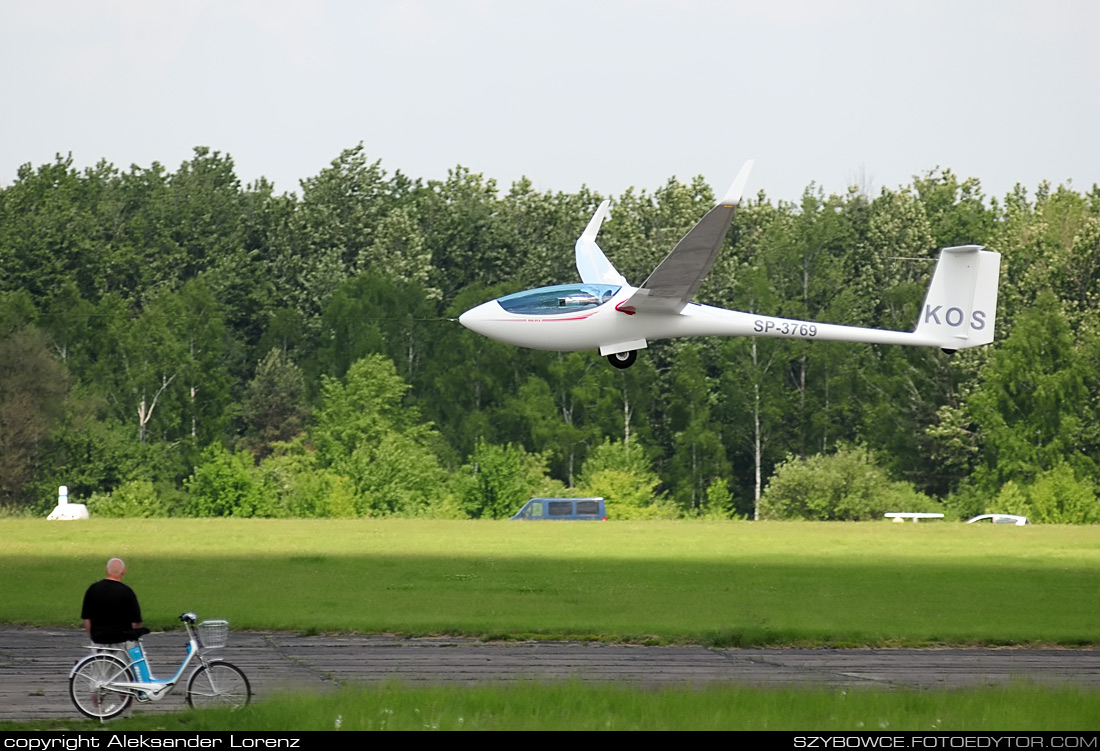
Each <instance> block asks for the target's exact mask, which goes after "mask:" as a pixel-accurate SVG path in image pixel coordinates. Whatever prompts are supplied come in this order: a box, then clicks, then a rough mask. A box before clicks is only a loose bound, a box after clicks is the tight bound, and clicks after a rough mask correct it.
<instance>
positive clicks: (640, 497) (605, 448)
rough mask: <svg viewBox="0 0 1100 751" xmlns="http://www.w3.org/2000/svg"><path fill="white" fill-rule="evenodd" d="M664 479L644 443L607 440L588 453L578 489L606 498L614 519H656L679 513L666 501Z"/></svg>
mask: <svg viewBox="0 0 1100 751" xmlns="http://www.w3.org/2000/svg"><path fill="white" fill-rule="evenodd" d="M660 484H661V480H660V478H659V477H658V476H657V474H656V473H655V472H654V471H653V468H652V466H651V464H650V461H649V459H648V458H647V457H646V455H645V451H644V450H643V449H642V447H641V446H639V445H637V443H635V444H634V445H630V444H627V443H625V442H623V441H611V440H609V439H605V440H604V442H603V443H602V444H600V445H599V446H596V447H595V448H593V449H592V451H591V452H589V454H588V458H587V459H586V460H585V462H584V467H583V469H582V471H581V476H580V478H579V480H578V481H577V491H578V492H579V493H581V494H582V495H585V496H595V497H600V498H603V499H604V501H605V503H606V505H607V516H608V518H610V519H654V518H657V517H662V516H664V517H668V516H675V515H676V508H675V507H674V506H670V505H668V504H666V503H664V494H663V493H660V492H659V490H658V488H659V487H660Z"/></svg>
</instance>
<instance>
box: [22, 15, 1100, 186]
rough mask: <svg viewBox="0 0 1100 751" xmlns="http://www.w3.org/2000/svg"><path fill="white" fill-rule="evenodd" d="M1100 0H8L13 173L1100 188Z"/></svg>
mask: <svg viewBox="0 0 1100 751" xmlns="http://www.w3.org/2000/svg"><path fill="white" fill-rule="evenodd" d="M1098 30H1100V3H1098V2H1093V1H1092V0H1043V2H1035V0H989V1H988V2H986V1H971V2H968V1H967V0H944V1H941V0H911V1H910V2H904V3H902V2H889V1H888V0H836V1H833V2H829V1H828V0H822V1H820V2H818V1H815V0H752V1H751V2H741V1H736V2H735V1H733V0H730V1H728V2H716V1H715V2H710V1H704V0H666V1H665V2H655V1H649V0H635V1H632V0H587V1H586V2H573V1H572V0H550V1H549V2H538V3H536V2H531V1H530V0H406V1H405V2H398V1H397V0H392V1H390V0H376V1H373V2H370V1H367V0H360V1H353V0H327V1H319V0H297V1H294V2H292V1H289V0H173V1H165V2H160V1H158V0H94V2H93V1H92V0H36V1H34V2H31V1H29V0H0V107H2V109H0V185H9V184H11V182H12V181H13V180H14V178H15V175H16V170H17V169H18V167H19V165H21V164H24V163H27V162H30V163H31V164H32V165H34V166H35V167H37V166H39V165H41V164H43V163H45V162H50V161H52V160H53V158H54V155H55V154H56V153H58V152H60V153H62V154H66V153H69V152H71V153H72V156H73V159H74V162H75V164H76V165H77V166H78V167H80V168H83V167H85V166H89V165H92V164H94V163H95V162H97V161H99V160H100V159H106V160H108V161H109V162H112V163H113V164H115V165H116V166H118V167H120V168H122V169H127V168H129V166H130V165H132V164H137V165H140V166H143V167H147V166H149V164H150V163H152V162H154V161H158V162H161V163H162V164H164V165H165V166H166V167H167V168H168V169H170V170H173V171H174V170H175V169H177V168H178V167H179V165H180V163H181V162H183V161H185V160H186V159H188V158H189V156H190V154H191V152H192V149H193V147H195V146H198V145H202V146H209V147H210V148H212V149H214V150H217V151H221V152H223V153H228V154H230V155H231V156H232V157H233V159H234V161H235V163H236V168H237V174H238V176H239V177H240V178H241V180H242V182H251V181H253V180H255V179H256V178H257V177H260V176H261V175H262V176H265V177H267V178H268V179H269V180H271V181H273V182H274V183H275V188H276V192H279V193H282V192H289V191H295V192H298V193H299V194H300V187H299V184H298V181H299V180H301V179H302V178H305V177H310V176H313V175H316V174H317V173H318V172H320V171H321V170H322V169H323V168H324V167H325V166H327V165H328V164H329V163H330V162H331V161H332V160H333V159H334V158H335V157H336V156H337V155H338V154H339V153H340V151H341V150H343V149H345V148H349V147H352V146H355V145H356V144H358V143H359V142H362V143H363V144H364V146H365V149H366V152H367V154H368V155H369V157H370V158H371V159H381V160H382V165H383V167H384V168H385V169H386V171H387V172H390V173H392V172H394V171H396V170H401V171H402V172H404V173H406V174H408V175H410V176H413V177H423V178H427V179H438V178H443V177H445V176H446V174H447V170H448V168H451V167H454V166H455V165H458V164H461V165H462V166H464V167H467V168H469V169H471V170H473V171H475V172H480V173H483V174H484V175H485V176H486V177H491V178H495V179H496V180H497V181H498V183H499V184H500V185H501V186H502V187H503V188H507V186H509V185H510V184H511V182H512V181H513V180H515V179H517V178H519V177H520V176H523V175H526V176H527V177H529V178H530V179H531V180H532V181H533V183H534V185H535V187H536V188H537V189H539V190H553V191H559V190H560V191H567V192H571V191H575V190H577V189H578V188H579V187H580V186H581V185H585V184H586V185H588V186H589V187H590V188H591V189H593V190H595V191H597V192H600V193H602V194H604V195H611V196H616V195H618V194H620V193H621V192H622V191H624V190H625V189H626V188H627V187H629V186H635V187H637V188H639V189H647V190H652V189H654V188H657V187H659V186H660V185H662V184H663V183H664V182H665V181H666V180H667V179H668V178H669V177H672V176H676V177H679V178H681V179H685V180H686V179H689V178H690V177H692V176H694V175H698V174H702V175H704V176H705V177H706V179H707V180H708V182H710V183H711V185H712V186H714V187H715V189H716V190H724V189H725V187H726V186H727V185H728V184H729V182H730V181H731V180H732V179H733V177H734V176H735V175H736V173H737V170H738V168H739V167H740V165H741V163H742V162H743V161H744V160H746V159H748V158H755V159H756V169H755V170H754V172H753V175H752V179H751V181H750V183H749V186H748V192H749V193H750V194H755V193H756V192H758V191H760V190H764V191H766V192H767V194H768V195H769V196H771V197H773V198H777V199H786V200H797V198H798V197H799V196H800V195H801V193H802V191H803V189H804V188H805V187H806V186H807V185H808V184H809V183H810V182H811V181H813V182H816V183H817V184H818V185H820V186H822V187H823V188H824V189H825V191H826V192H827V193H833V192H841V191H843V190H845V188H846V187H847V186H848V185H850V184H853V183H860V184H862V185H863V186H864V187H866V188H870V189H871V190H872V191H873V192H875V193H877V191H878V190H879V189H881V188H882V187H897V186H898V185H901V184H906V183H908V182H909V181H910V180H911V179H912V177H913V175H916V174H921V173H924V172H926V171H927V170H929V169H932V168H934V167H936V166H941V167H949V168H951V169H952V170H953V171H954V172H956V173H957V174H959V175H961V176H963V177H969V176H973V177H977V178H980V179H981V181H982V185H983V186H984V188H985V191H986V193H987V195H996V196H1003V195H1004V194H1005V193H1006V192H1007V191H1009V190H1010V189H1011V188H1012V186H1013V185H1014V184H1015V183H1016V182H1021V183H1023V184H1024V185H1025V186H1026V187H1027V188H1028V190H1029V192H1034V188H1035V186H1036V185H1037V184H1038V183H1039V181H1041V180H1044V179H1046V180H1050V181H1051V182H1052V183H1054V184H1058V183H1063V182H1066V181H1067V180H1072V183H1073V186H1074V187H1075V188H1077V189H1079V190H1087V189H1089V188H1090V187H1091V186H1092V185H1093V184H1094V183H1097V182H1100V139H1098V137H1097V134H1098V133H1100V42H1098V41H1097V33H1098Z"/></svg>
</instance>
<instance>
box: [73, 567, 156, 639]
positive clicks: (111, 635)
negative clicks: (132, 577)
mask: <svg viewBox="0 0 1100 751" xmlns="http://www.w3.org/2000/svg"><path fill="white" fill-rule="evenodd" d="M80 617H81V618H86V619H87V620H89V621H91V622H92V641H94V642H95V643H96V644H117V643H119V642H123V641H127V639H128V638H129V637H128V634H127V632H128V631H130V630H131V629H132V628H133V625H134V624H135V623H141V607H140V606H139V605H138V600H137V595H135V594H134V590H132V589H130V588H129V587H127V586H126V585H125V584H123V583H122V582H119V581H115V580H113V579H102V580H100V581H97V582H96V583H95V584H93V585H92V586H90V587H88V591H87V592H85V593H84V606H83V607H82V608H81V610H80Z"/></svg>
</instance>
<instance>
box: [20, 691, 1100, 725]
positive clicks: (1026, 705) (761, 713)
mask: <svg viewBox="0 0 1100 751" xmlns="http://www.w3.org/2000/svg"><path fill="white" fill-rule="evenodd" d="M1098 705H1100V692H1098V691H1095V690H1087V689H1080V688H1047V687H1042V686H1035V685H1015V686H1009V687H1003V688H978V689H965V690H950V691H909V690H906V691H890V692H888V691H841V690H835V689H834V690H826V689H753V688H745V687H732V686H714V687H709V688H704V689H698V690H695V689H690V688H665V689H659V690H645V689H639V688H626V687H608V686H597V685H591V684H583V683H579V682H568V683H559V684H519V685H511V686H484V687H476V688H453V687H447V688H419V687H418V688H411V687H407V686H402V685H399V684H386V685H381V686H376V687H370V688H345V689H342V690H340V691H339V692H334V693H330V694H309V695H294V696H290V695H285V696H279V697H274V698H272V699H269V700H265V701H263V702H260V703H257V704H253V705H251V706H249V707H246V708H245V709H243V710H240V711H238V712H227V711H203V712H182V713H178V714H169V715H150V714H146V715H141V716H134V717H125V718H122V719H120V720H117V721H114V722H111V723H107V724H106V725H100V724H99V723H98V722H96V721H83V722H80V721H45V720H44V721H40V722H25V723H0V732H4V731H18V730H103V731H104V732H107V731H120V730H142V731H148V730H170V731H188V732H194V731H209V730H236V731H250V730H251V731H269V732H270V731H291V732H303V731H311V730H312V731H316V730H326V731H337V730H342V731H346V730H356V731H362V730H566V729H568V730H818V731H828V730H872V731H907V730H918V731H1024V730H1033V731H1044V730H1047V731H1060V732H1067V731H1075V730H1079V731H1095V729H1096V726H1097V723H1096V707H1097V706H1098Z"/></svg>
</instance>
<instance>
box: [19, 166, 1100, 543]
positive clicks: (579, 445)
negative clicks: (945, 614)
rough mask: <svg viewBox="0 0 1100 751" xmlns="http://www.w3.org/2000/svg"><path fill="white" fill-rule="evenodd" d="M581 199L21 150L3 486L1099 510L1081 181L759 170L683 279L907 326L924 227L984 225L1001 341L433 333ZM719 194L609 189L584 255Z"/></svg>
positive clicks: (793, 309) (386, 511)
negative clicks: (565, 349) (602, 217)
mask: <svg viewBox="0 0 1100 751" xmlns="http://www.w3.org/2000/svg"><path fill="white" fill-rule="evenodd" d="M602 198H603V197H602V196H600V195H599V194H597V193H594V192H592V191H590V190H589V189H587V188H586V187H581V188H580V189H579V190H577V191H576V192H573V193H562V192H556V193H554V192H544V193H540V192H537V191H535V190H534V189H533V187H532V184H531V182H530V181H529V180H527V179H522V180H519V181H517V182H515V183H513V184H512V185H511V186H510V187H509V188H507V189H503V188H501V187H500V186H498V185H497V183H496V182H495V181H494V180H492V179H487V178H486V177H484V176H483V175H480V174H477V173H474V172H471V171H470V170H468V169H465V168H463V167H456V168H455V169H453V170H451V171H450V172H449V173H448V176H447V178H446V179H445V180H424V179H420V178H412V177H409V176H407V175H405V174H403V173H401V172H400V171H397V172H394V173H392V174H391V173H389V172H387V171H386V170H385V169H384V168H383V166H382V164H381V163H380V162H379V161H373V162H372V161H371V160H370V159H369V158H368V157H367V155H366V152H365V150H364V148H363V146H362V145H359V146H357V147H355V148H351V149H348V150H346V151H344V152H343V153H341V154H340V155H339V156H338V157H337V158H336V159H334V160H333V161H332V163H331V164H330V165H329V166H327V167H325V168H324V169H322V170H321V171H320V172H319V173H318V174H317V175H316V176H314V177H310V178H308V179H305V180H303V181H302V183H301V188H300V191H299V192H294V193H283V194H276V193H275V191H274V188H273V186H272V185H271V184H270V183H268V182H267V181H265V180H263V179H260V180H258V181H257V182H256V183H253V184H249V185H243V186H242V184H241V182H240V180H239V179H238V178H237V177H236V174H235V171H234V165H233V160H232V159H231V157H230V156H228V155H226V154H222V153H219V152H216V151H211V150H209V149H206V148H197V149H195V151H194V154H193V156H192V157H191V158H190V159H189V160H188V161H187V162H185V163H183V164H181V165H180V167H179V168H178V169H177V170H176V171H174V172H171V171H168V170H167V169H166V168H165V167H163V166H162V165H160V164H157V163H154V164H153V165H151V166H149V167H139V166H132V167H131V168H130V169H129V170H120V169H118V168H117V167H115V166H113V165H111V164H108V163H106V162H101V163H99V164H98V165H96V166H95V167H92V168H87V169H84V170H77V169H76V168H74V167H73V163H72V159H71V157H63V156H58V157H57V159H56V160H55V161H54V162H52V163H49V164H44V165H41V166H39V167H38V168H34V167H32V166H31V165H29V164H28V165H25V166H23V167H22V168H20V169H19V171H18V173H17V175H16V177H15V179H14V181H13V182H12V183H11V184H10V185H7V186H6V187H3V188H2V189H0V507H4V508H7V509H10V510H19V509H24V510H30V511H33V512H34V513H39V512H41V511H43V510H46V509H48V508H50V507H52V505H53V499H54V497H55V494H56V488H57V486H58V485H61V484H65V485H68V486H69V488H70V494H71V496H72V497H73V499H74V500H77V499H79V500H83V501H84V502H86V503H88V504H89V507H90V509H91V510H92V512H93V513H98V514H102V515H110V514H114V515H173V514H179V515H199V516H222V515H234V516H339V517H354V516H377V515H431V516H448V517H456V518H463V517H474V518H477V517H489V518H496V517H501V516H507V515H510V513H512V512H514V511H515V510H517V509H518V508H519V507H520V506H521V505H522V503H523V502H524V501H525V500H526V499H527V498H528V497H530V496H531V495H535V494H544V493H545V494H591V495H602V496H605V497H606V498H608V501H609V504H608V506H609V509H610V510H611V512H612V513H614V514H615V515H616V516H619V517H628V516H633V517H647V516H670V517H672V516H716V517H728V516H741V517H749V518H756V517H762V518H785V517H802V518H873V517H875V516H879V515H880V514H881V512H882V511H883V510H890V508H892V507H893V506H896V505H898V504H904V505H906V506H907V507H906V508H905V509H902V510H922V509H925V508H928V509H936V508H938V509H946V510H947V511H948V512H950V514H952V515H956V514H957V515H968V514H971V513H978V512H981V511H985V510H997V511H1017V512H1021V513H1028V514H1029V515H1031V516H1033V517H1034V518H1036V519H1038V520H1046V521H1100V502H1098V501H1097V493H1096V485H1097V481H1098V479H1100V474H1098V472H1100V470H1098V462H1100V427H1098V421H1097V416H1098V415H1097V411H1098V407H1100V331H1098V322H1100V315H1098V312H1100V189H1097V187H1095V186H1094V187H1093V188H1092V189H1091V190H1090V191H1088V192H1087V193H1083V192H1081V191H1078V190H1074V189H1073V188H1072V186H1065V185H1063V186H1059V187H1057V188H1052V187H1051V186H1050V185H1049V184H1046V183H1043V184H1041V185H1039V186H1038V187H1037V189H1036V190H1035V191H1034V193H1033V194H1029V192H1028V191H1027V190H1026V189H1025V188H1024V187H1022V186H1017V187H1016V188H1015V189H1014V190H1013V191H1012V192H1011V193H1010V194H1008V195H1007V196H1005V197H1003V198H1001V199H998V198H996V197H986V196H985V195H984V193H983V192H982V190H981V185H980V182H979V181H978V180H977V179H974V178H970V179H960V178H959V177H958V176H956V175H955V174H954V173H952V172H951V171H950V170H948V169H938V168H937V169H935V170H932V171H930V172H928V173H926V174H924V175H922V176H918V177H915V178H914V180H913V182H912V183H911V184H910V185H907V186H902V187H899V188H897V189H883V190H881V191H880V192H879V194H878V195H875V196H871V195H867V194H866V193H865V192H864V191H862V190H860V189H858V188H851V189H849V190H848V191H847V192H845V193H843V194H839V195H837V194H832V195H825V193H824V191H822V190H821V189H820V188H818V187H817V186H815V185H810V186H809V187H808V188H807V189H806V190H805V192H804V193H803V196H802V198H801V200H800V201H799V202H797V203H791V202H786V201H775V200H772V199H771V198H769V197H768V196H767V195H766V194H765V193H764V192H763V191H762V192H760V193H759V194H758V195H757V196H755V197H752V198H750V199H748V200H746V201H745V202H744V203H743V204H742V208H741V209H740V210H739V211H738V213H737V215H736V216H735V218H734V224H733V227H732V229H731V231H730V232H729V235H728V237H727V241H726V247H725V248H724V249H723V251H722V253H721V255H720V258H719V260H718V262H717V264H716V266H715V268H714V270H713V271H712V272H711V274H710V275H709V276H708V278H707V280H706V281H705V283H704V285H703V287H702V289H701V290H700V293H699V295H698V296H697V299H698V300H699V301H701V302H706V303H710V304H714V305H719V306H722V307H731V308H734V309H737V310H747V311H753V312H757V313H761V314H764V315H774V316H782V317H788V318H798V319H805V320H820V321H826V322H831V323H841V324H850V325H858V326H871V327H876V328H894V329H903V330H910V329H912V327H913V325H914V323H915V321H916V320H917V315H918V312H919V307H920V305H921V302H922V300H923V295H924V292H925V289H926V286H927V283H928V280H929V278H930V275H931V272H932V269H933V267H934V265H935V260H936V258H937V256H938V251H939V249H940V248H942V247H945V246H949V245H959V244H970V243H977V244H982V245H986V246H988V247H990V248H992V249H994V250H997V251H999V252H1000V253H1001V254H1002V271H1001V286H1000V302H999V308H998V317H997V341H996V343H995V344H993V345H991V346H989V347H982V348H977V349H971V350H963V351H961V352H959V353H958V354H956V355H954V356H949V355H947V354H945V353H943V352H940V351H939V350H930V349H920V348H908V347H887V346H881V345H865V344H848V343H830V342H804V341H796V340H779V339H775V340H772V339H757V338H705V339H686V340H672V341H662V342H653V343H651V346H650V348H649V349H648V350H646V351H645V353H644V355H643V356H642V357H640V358H639V360H638V362H637V364H636V365H635V366H634V367H632V368H630V369H628V370H623V371H619V370H615V369H613V368H610V367H609V366H607V364H606V363H605V362H604V361H603V360H602V359H601V358H600V357H599V356H598V355H597V354H596V353H594V352H580V353H552V352H538V351H531V350H524V349H518V348H515V347H511V346H509V345H504V344H500V343H497V342H494V341H491V340H488V339H485V338H483V337H480V336H478V335H475V334H473V333H471V332H468V331H466V330H465V329H463V328H462V327H461V326H460V325H459V324H458V323H457V322H456V321H455V319H456V318H457V316H458V315H459V314H460V313H461V312H463V311H464V310H466V309H468V308H470V307H472V306H473V305H475V304H477V303H480V302H483V301H485V300H488V299H491V298H493V297H497V296H500V295H503V294H506V293H509V292H514V291H518V290H521V289H525V288H529V287H535V286H540V285H548V284H555V283H560V282H565V281H569V280H571V279H575V278H576V270H575V268H574V266H573V252H572V248H573V243H574V242H575V240H576V238H577V236H578V235H579V234H580V232H581V230H582V229H583V228H584V226H585V224H586V223H587V221H588V219H589V217H590V216H591V214H592V212H593V211H594V210H595V208H596V206H597V205H598V204H599V202H600V201H601V200H602ZM713 200H714V193H713V191H712V189H711V187H710V186H709V185H707V184H706V182H705V181H704V180H703V179H702V178H696V179H694V180H692V181H691V182H690V183H683V182H680V181H677V180H675V179H670V180H668V181H667V182H666V183H665V184H664V185H662V186H660V187H658V188H657V189H655V190H652V191H648V190H635V189H630V190H627V191H626V192H625V193H624V194H623V195H621V196H619V197H618V198H615V199H614V200H613V201H612V206H613V209H612V215H611V216H612V218H611V220H610V221H608V222H607V223H606V224H605V225H604V227H603V230H602V232H601V240H600V241H601V246H602V247H603V248H604V250H605V252H606V253H607V255H608V256H609V258H610V259H611V260H612V262H613V263H614V264H615V265H616V267H617V268H618V269H619V270H620V271H621V272H622V273H623V274H624V276H626V277H627V278H628V279H630V280H631V281H633V282H635V283H638V282H640V281H641V280H642V279H644V278H645V276H646V275H647V274H648V273H649V271H650V270H652V269H653V268H654V267H655V266H656V264H657V263H658V262H659V261H660V260H661V258H662V257H663V256H664V255H665V254H666V253H667V252H668V251H669V250H670V249H671V248H672V247H673V245H674V244H675V243H676V241H677V240H678V239H679V238H680V237H681V236H682V235H683V234H684V233H685V232H686V231H687V230H688V229H690V227H691V226H692V225H693V224H694V223H695V221H697V220H698V219H699V218H700V217H701V216H702V215H703V214H704V213H705V212H706V210H707V209H709V207H710V206H711V205H712V203H713ZM807 478H809V479H807ZM918 507H919V508H918ZM895 510H897V509H895Z"/></svg>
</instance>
